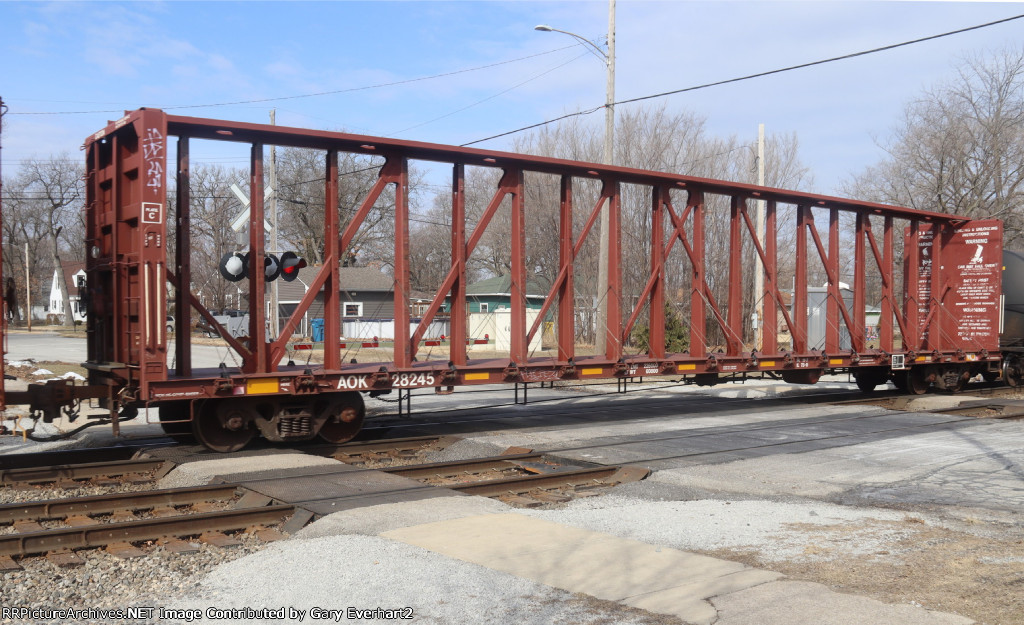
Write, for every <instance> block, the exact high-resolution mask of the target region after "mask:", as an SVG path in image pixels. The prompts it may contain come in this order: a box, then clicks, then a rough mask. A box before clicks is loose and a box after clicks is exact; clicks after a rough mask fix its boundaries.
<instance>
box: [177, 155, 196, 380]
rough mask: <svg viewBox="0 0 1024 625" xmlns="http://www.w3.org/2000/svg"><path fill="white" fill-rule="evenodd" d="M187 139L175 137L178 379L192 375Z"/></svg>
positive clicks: (190, 249)
mask: <svg viewBox="0 0 1024 625" xmlns="http://www.w3.org/2000/svg"><path fill="white" fill-rule="evenodd" d="M189 174H190V168H189V143H188V137H178V184H177V186H178V189H177V191H178V194H177V205H176V212H177V217H178V219H177V227H176V228H175V231H174V235H175V249H174V265H175V266H174V275H175V276H177V278H178V288H177V289H176V290H175V292H174V321H175V324H174V327H175V330H177V332H176V333H175V335H174V362H175V373H176V374H177V375H179V376H189V375H192V340H191V339H192V337H191V336H189V334H190V330H191V328H192V323H191V317H192V305H191V301H190V297H191V293H192V291H191V285H192V265H191V263H190V262H189V259H190V258H191V257H192V234H191V229H192V210H191V204H192V197H191V188H190V183H189Z"/></svg>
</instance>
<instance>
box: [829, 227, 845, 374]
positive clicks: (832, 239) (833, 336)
mask: <svg viewBox="0 0 1024 625" xmlns="http://www.w3.org/2000/svg"><path fill="white" fill-rule="evenodd" d="M825 273H826V274H827V275H828V293H827V298H828V299H827V302H828V303H827V304H826V306H825V311H826V312H825V351H826V352H827V353H829V354H835V353H836V352H838V351H839V324H841V323H842V320H841V318H840V317H839V302H840V299H841V298H842V297H843V292H842V290H841V289H840V288H839V211H838V210H837V209H835V208H833V209H832V210H830V211H829V213H828V271H826V272H825Z"/></svg>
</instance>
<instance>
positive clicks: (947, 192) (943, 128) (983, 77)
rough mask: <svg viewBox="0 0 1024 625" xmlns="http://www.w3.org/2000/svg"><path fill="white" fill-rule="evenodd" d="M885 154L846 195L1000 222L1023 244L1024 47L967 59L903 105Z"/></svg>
mask: <svg viewBox="0 0 1024 625" xmlns="http://www.w3.org/2000/svg"><path fill="white" fill-rule="evenodd" d="M883 147H884V148H885V150H886V152H887V153H888V155H889V157H888V158H886V159H885V160H883V161H882V162H880V163H878V164H876V165H873V166H871V167H869V168H867V169H866V170H865V171H864V172H862V173H860V174H859V175H857V176H855V177H854V178H853V179H852V180H851V181H849V182H848V183H846V185H845V187H844V192H846V193H847V194H848V195H851V196H853V197H859V198H861V199H870V200H876V201H881V202H887V203H892V204H899V205H906V206H910V207H913V208H920V209H925V210H937V211H942V212H947V213H954V214H958V215H964V216H967V217H971V218H988V217H994V218H999V219H1002V220H1003V222H1004V227H1005V237H1006V241H1007V243H1008V244H1009V245H1011V246H1016V247H1020V246H1021V244H1022V243H1024V240H1022V238H1024V211H1022V208H1024V47H1017V48H1007V49H1003V50H1001V51H998V52H994V53H989V54H986V55H978V54H975V55H971V56H968V57H966V58H965V60H964V61H963V62H962V63H961V64H960V66H959V67H957V68H956V70H955V72H954V73H953V75H952V76H951V77H950V78H949V79H948V80H946V81H945V82H943V83H941V84H939V85H936V86H934V87H932V88H930V89H928V90H927V91H925V92H924V93H923V94H921V96H920V97H919V98H916V99H915V100H914V101H912V102H910V103H909V104H908V105H907V107H906V109H905V111H904V116H903V119H902V121H901V122H900V125H899V126H898V127H897V128H895V129H894V131H893V133H892V135H891V136H890V138H889V139H888V140H887V141H886V142H885V144H884V146H883Z"/></svg>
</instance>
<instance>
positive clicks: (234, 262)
mask: <svg viewBox="0 0 1024 625" xmlns="http://www.w3.org/2000/svg"><path fill="white" fill-rule="evenodd" d="M305 266H306V260H305V259H304V258H300V257H299V255H298V254H296V253H295V252H285V253H284V254H281V257H280V258H278V257H277V255H275V254H267V255H266V256H264V257H263V280H264V281H266V282H273V281H274V280H277V279H278V278H284V279H285V280H286V281H288V282H291V281H292V280H294V279H295V278H298V277H299V269H302V268H303V267H305ZM220 275H222V276H224V279H225V280H229V281H231V282H238V281H240V280H244V279H246V278H248V277H249V253H248V252H246V253H244V254H243V253H242V252H228V253H227V254H225V255H224V256H222V257H221V259H220Z"/></svg>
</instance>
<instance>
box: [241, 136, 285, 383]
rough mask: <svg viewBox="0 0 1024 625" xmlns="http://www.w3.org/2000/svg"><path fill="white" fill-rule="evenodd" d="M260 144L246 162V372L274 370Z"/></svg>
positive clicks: (244, 367)
mask: <svg viewBox="0 0 1024 625" xmlns="http://www.w3.org/2000/svg"><path fill="white" fill-rule="evenodd" d="M263 221H264V211H263V144H262V143H254V144H252V149H251V153H250V166H249V350H250V352H251V353H252V361H248V360H247V361H246V362H245V364H244V365H243V371H245V372H246V373H267V372H270V371H274V370H276V368H277V367H276V363H273V364H272V363H271V362H270V350H269V349H268V346H267V324H266V301H267V300H266V285H267V283H266V280H264V273H265V270H264V255H265V253H266V249H265V246H264V241H263V236H264V235H263Z"/></svg>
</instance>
